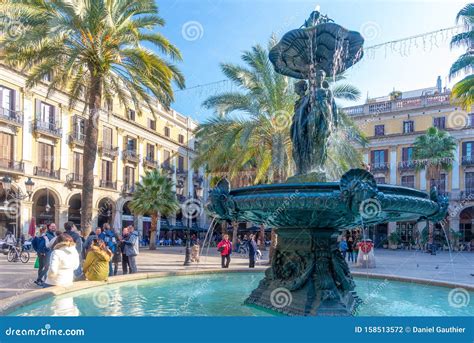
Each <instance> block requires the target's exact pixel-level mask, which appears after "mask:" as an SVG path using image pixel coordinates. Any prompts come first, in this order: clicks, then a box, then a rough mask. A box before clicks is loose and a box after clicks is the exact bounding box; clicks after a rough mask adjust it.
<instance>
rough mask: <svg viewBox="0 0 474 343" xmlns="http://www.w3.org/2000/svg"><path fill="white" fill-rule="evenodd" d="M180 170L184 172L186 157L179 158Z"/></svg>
mask: <svg viewBox="0 0 474 343" xmlns="http://www.w3.org/2000/svg"><path fill="white" fill-rule="evenodd" d="M178 170H180V171H183V170H184V157H183V156H178Z"/></svg>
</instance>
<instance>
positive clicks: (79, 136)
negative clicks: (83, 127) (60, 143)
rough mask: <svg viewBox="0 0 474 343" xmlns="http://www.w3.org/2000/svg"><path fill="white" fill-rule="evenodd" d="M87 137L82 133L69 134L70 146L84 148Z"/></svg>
mask: <svg viewBox="0 0 474 343" xmlns="http://www.w3.org/2000/svg"><path fill="white" fill-rule="evenodd" d="M85 141H86V135H85V134H84V133H82V132H77V131H73V132H70V133H69V137H68V143H69V144H70V145H79V146H84V143H85Z"/></svg>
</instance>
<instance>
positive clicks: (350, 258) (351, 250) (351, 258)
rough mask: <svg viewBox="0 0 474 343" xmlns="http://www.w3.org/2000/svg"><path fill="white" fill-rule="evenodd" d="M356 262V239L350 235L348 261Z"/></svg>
mask: <svg viewBox="0 0 474 343" xmlns="http://www.w3.org/2000/svg"><path fill="white" fill-rule="evenodd" d="M351 261H352V263H354V240H353V239H352V236H349V239H348V240H347V262H351Z"/></svg>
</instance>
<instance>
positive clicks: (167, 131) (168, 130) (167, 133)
mask: <svg viewBox="0 0 474 343" xmlns="http://www.w3.org/2000/svg"><path fill="white" fill-rule="evenodd" d="M165 136H166V137H169V136H170V128H169V127H168V126H165Z"/></svg>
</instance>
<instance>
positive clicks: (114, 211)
mask: <svg viewBox="0 0 474 343" xmlns="http://www.w3.org/2000/svg"><path fill="white" fill-rule="evenodd" d="M25 81H26V78H25V75H23V74H21V73H19V72H17V71H14V70H12V69H10V68H8V67H6V66H4V65H0V182H1V185H0V187H1V188H0V235H3V233H4V232H5V231H6V230H12V231H15V232H16V233H17V234H18V235H19V234H20V233H26V232H28V227H29V224H30V223H31V221H32V219H33V218H34V220H35V221H36V224H47V223H50V222H55V223H57V224H58V225H59V227H60V228H62V225H63V224H64V223H65V222H66V221H69V220H70V221H73V222H75V223H77V224H80V211H81V188H82V161H83V154H84V140H85V128H86V116H85V115H84V104H83V103H80V104H78V105H77V106H76V107H75V108H74V109H72V110H70V109H69V108H68V96H67V94H65V93H63V92H61V91H56V92H54V93H52V94H49V95H48V96H47V87H48V82H49V81H48V79H47V78H45V80H44V82H42V83H41V84H39V85H37V86H35V87H34V88H32V89H27V88H26V87H25ZM142 111H143V113H142V115H138V111H137V110H136V109H133V108H132V109H130V110H128V111H126V110H125V108H124V107H123V106H122V105H121V104H120V103H119V102H118V100H115V99H114V100H113V101H112V102H109V103H106V104H104V109H103V111H101V113H100V115H99V117H98V124H97V125H98V129H99V140H98V154H97V158H96V164H95V167H94V204H93V209H94V215H93V220H94V222H93V224H94V226H100V225H102V224H103V223H105V222H109V223H111V224H114V226H119V225H121V226H124V225H128V224H131V223H134V224H135V225H136V226H137V227H138V229H139V231H140V232H142V233H143V234H145V235H146V234H147V231H148V230H149V226H150V218H148V217H146V216H145V217H143V216H140V217H134V216H133V215H132V213H131V211H130V209H129V207H128V203H129V201H130V200H131V198H132V195H133V192H134V190H135V183H136V182H138V181H139V180H140V178H141V177H142V176H143V175H144V173H145V171H146V170H151V169H154V168H158V169H160V170H162V171H163V172H165V173H167V175H168V176H169V177H170V178H171V179H172V180H173V181H174V182H175V184H176V186H175V190H176V192H177V194H178V197H179V199H180V200H181V201H182V202H184V201H185V200H186V199H187V198H189V197H196V194H197V193H196V192H198V191H200V192H198V193H200V194H207V192H206V191H203V188H204V187H207V182H206V180H205V178H204V175H203V170H194V169H193V168H192V161H193V159H194V157H195V154H196V151H195V146H196V144H195V139H194V136H193V131H194V129H195V128H196V126H197V123H196V122H195V121H193V120H192V119H191V118H189V117H185V116H183V115H181V114H179V113H178V112H176V111H174V110H167V109H165V108H164V107H163V106H161V105H159V104H157V105H156V108H155V115H153V114H152V113H151V111H149V110H148V109H147V108H145V107H143V108H142ZM18 200H19V201H18ZM13 207H15V208H13ZM183 220H184V219H183V216H182V214H181V213H177V214H176V215H175V216H171V217H170V218H164V220H163V223H164V224H169V225H171V226H175V225H177V224H182V223H177V221H181V222H182V221H183ZM205 223H206V218H205V214H204V212H203V213H202V214H201V216H200V217H199V218H194V219H193V223H192V224H193V225H194V226H197V227H203V226H204V225H205ZM187 224H189V223H187Z"/></svg>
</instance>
